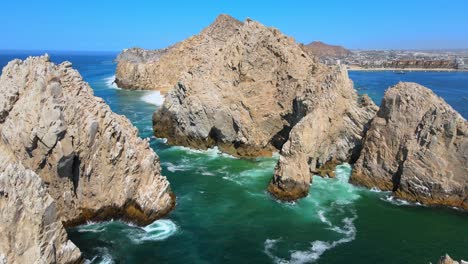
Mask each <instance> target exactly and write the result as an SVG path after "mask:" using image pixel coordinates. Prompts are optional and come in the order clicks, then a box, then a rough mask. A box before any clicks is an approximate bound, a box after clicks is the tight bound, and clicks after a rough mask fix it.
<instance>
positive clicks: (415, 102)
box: [351, 83, 468, 209]
mask: <svg viewBox="0 0 468 264" xmlns="http://www.w3.org/2000/svg"><path fill="white" fill-rule="evenodd" d="M351 181H352V182H353V183H355V184H359V185H363V186H367V187H369V188H370V187H377V188H379V189H382V190H390V191H393V192H394V194H395V195H396V196H397V197H400V198H403V199H406V200H410V201H417V202H421V203H424V204H430V205H447V206H455V207H460V208H464V209H468V123H467V121H466V120H465V119H464V118H463V117H461V116H460V114H458V113H457V112H456V111H455V110H453V109H452V107H450V106H449V105H448V104H447V103H446V102H445V101H444V100H443V99H441V98H440V97H438V96H436V95H435V94H434V93H433V92H432V91H431V90H429V89H427V88H425V87H423V86H421V85H418V84H415V83H400V84H398V85H396V86H394V87H392V88H390V89H389V90H387V91H386V93H385V96H384V98H383V100H382V105H381V108H380V110H379V111H378V112H377V115H376V117H375V118H374V119H373V120H372V122H371V124H370V128H369V130H368V131H367V134H366V136H365V141H364V144H363V149H362V152H361V155H360V158H359V160H358V161H357V163H356V165H355V167H354V171H353V175H352V177H351Z"/></svg>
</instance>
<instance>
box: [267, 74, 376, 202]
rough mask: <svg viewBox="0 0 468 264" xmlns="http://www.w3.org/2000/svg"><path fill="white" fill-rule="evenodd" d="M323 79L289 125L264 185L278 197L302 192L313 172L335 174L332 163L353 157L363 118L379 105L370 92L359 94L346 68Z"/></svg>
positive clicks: (291, 197)
mask: <svg viewBox="0 0 468 264" xmlns="http://www.w3.org/2000/svg"><path fill="white" fill-rule="evenodd" d="M322 83H323V84H322V86H321V89H317V90H316V92H315V93H314V97H312V96H311V97H310V98H307V99H306V102H307V105H310V106H311V107H310V108H311V109H310V111H308V114H307V115H306V116H305V117H304V118H303V119H302V120H301V121H300V122H299V123H298V124H297V125H296V126H294V127H293V129H292V130H291V133H290V134H289V140H288V141H287V142H286V143H285V144H284V146H283V148H282V150H281V156H280V159H279V162H278V164H277V166H276V168H275V174H274V177H273V179H272V180H271V182H270V184H269V186H268V190H269V191H270V193H272V194H273V195H275V196H276V197H279V198H281V199H282V200H296V199H298V198H301V197H304V196H306V195H307V194H308V193H309V185H310V183H311V181H312V175H313V174H319V175H321V176H329V177H334V176H335V174H334V170H335V167H336V165H338V164H341V163H343V162H351V163H352V162H353V161H355V160H356V159H357V157H358V154H359V151H360V149H361V142H362V137H363V134H364V131H365V129H366V124H367V123H368V121H369V120H370V119H371V118H372V117H373V116H374V114H375V112H376V111H377V106H375V104H374V103H373V102H372V100H371V99H370V98H369V97H367V96H364V97H362V98H361V99H359V100H358V96H357V93H356V91H355V90H354V88H353V84H352V82H351V80H349V78H348V75H347V73H346V71H345V70H343V69H341V70H340V71H337V72H334V73H332V74H330V75H329V76H327V77H326V81H323V82H322Z"/></svg>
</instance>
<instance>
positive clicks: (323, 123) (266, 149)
mask: <svg viewBox="0 0 468 264" xmlns="http://www.w3.org/2000/svg"><path fill="white" fill-rule="evenodd" d="M215 24H216V22H215ZM210 27H212V26H210ZM211 49H213V51H212V52H208V53H203V54H199V55H197V56H198V57H200V58H203V63H200V64H199V65H196V66H194V67H192V68H191V69H190V71H189V72H187V73H184V74H183V75H182V77H181V78H180V80H179V82H178V83H177V85H176V86H175V87H174V88H173V89H172V90H171V91H170V92H169V93H168V94H167V96H166V101H165V103H164V105H163V106H162V107H161V108H160V109H159V110H158V111H157V112H156V113H155V114H154V116H153V124H154V131H155V134H156V136H158V137H164V138H167V139H168V142H169V143H170V144H176V145H185V146H190V147H194V148H202V149H203V148H208V147H212V146H218V147H219V148H220V149H221V150H222V151H224V152H227V153H230V154H232V155H235V156H241V157H256V156H261V155H271V153H272V152H273V151H277V150H281V149H282V153H281V154H282V157H281V159H280V163H279V165H278V166H277V173H276V176H275V178H274V180H273V181H272V183H271V184H270V187H269V190H270V192H271V193H273V194H274V195H275V196H277V197H278V198H281V199H284V200H292V199H297V198H300V197H303V196H304V195H305V194H306V193H307V192H308V188H309V183H310V178H311V171H314V172H315V171H317V170H320V169H323V167H324V166H326V168H327V170H324V171H322V173H324V174H326V173H329V171H330V170H333V168H334V166H330V165H331V163H330V162H331V161H333V162H335V163H334V164H333V165H336V164H337V163H338V162H342V161H346V160H349V159H350V158H351V156H352V153H353V149H355V148H356V147H357V146H359V143H360V139H361V136H362V135H361V133H362V131H363V126H364V124H365V123H367V122H368V120H369V119H370V118H371V116H372V115H373V114H374V113H375V111H376V107H375V105H373V104H372V103H369V105H367V106H364V105H360V104H359V102H358V96H357V94H356V92H355V90H354V89H353V85H352V82H351V81H350V80H349V78H348V76H347V72H346V70H345V69H344V68H340V67H335V68H328V67H326V66H324V65H322V64H320V63H318V62H317V60H316V59H315V58H314V57H311V56H309V55H308V54H307V53H306V52H305V51H304V50H303V47H302V46H301V45H299V44H297V43H296V42H295V41H294V39H292V38H290V37H287V36H285V35H283V34H282V33H281V32H279V31H278V30H277V29H274V28H268V27H265V26H264V25H262V24H260V23H258V22H255V21H252V20H249V19H248V20H246V21H245V22H244V23H243V25H242V26H240V27H239V28H238V30H236V31H234V32H233V33H232V34H231V36H228V37H227V39H226V41H225V43H224V45H222V46H219V45H217V46H212V47H211ZM296 127H297V128H296ZM291 129H292V131H291ZM290 132H291V134H290ZM302 134H304V135H302ZM290 137H292V139H291V140H290V141H288V139H289V138H290ZM302 137H304V139H302ZM305 137H307V138H305ZM287 141H288V143H287V145H286V146H285V147H283V144H284V143H285V142H287ZM304 144H307V146H305V145H304ZM310 166H312V169H310Z"/></svg>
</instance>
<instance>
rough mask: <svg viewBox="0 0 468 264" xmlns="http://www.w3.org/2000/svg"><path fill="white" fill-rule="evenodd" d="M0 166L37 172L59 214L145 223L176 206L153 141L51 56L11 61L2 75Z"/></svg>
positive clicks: (67, 218) (68, 218)
mask: <svg viewBox="0 0 468 264" xmlns="http://www.w3.org/2000/svg"><path fill="white" fill-rule="evenodd" d="M0 90H1V91H2V93H1V94H0V113H1V119H0V153H1V155H0V156H1V158H0V171H2V170H3V169H4V168H5V167H6V166H7V165H8V164H10V163H15V162H21V163H22V164H23V165H24V167H26V168H27V169H29V170H32V171H34V172H35V173H36V174H38V175H39V176H40V177H41V179H42V180H43V181H44V183H45V185H46V186H47V192H48V193H49V194H50V196H51V197H52V198H53V199H54V200H55V203H56V207H57V211H58V215H59V216H60V220H61V221H63V222H64V223H65V225H75V224H79V223H83V222H85V221H86V220H90V219H93V220H106V219H110V218H121V219H126V220H130V221H133V222H136V223H139V224H146V223H150V222H152V221H154V220H155V219H157V218H159V217H161V216H163V215H165V214H166V213H168V212H169V211H170V210H171V209H172V208H173V206H174V203H175V200H174V196H173V194H172V192H171V190H170V187H169V183H168V181H167V180H166V178H165V177H164V176H161V169H160V165H159V160H158V157H157V155H156V154H155V153H154V151H153V150H152V149H151V148H150V147H149V144H148V142H147V141H145V140H142V139H140V138H139V137H138V135H137V130H136V128H134V127H133V126H132V125H131V123H130V122H129V121H128V120H127V119H126V118H125V117H123V116H120V115H117V114H114V113H113V112H112V111H111V110H110V108H109V107H108V106H107V105H106V104H105V103H104V101H103V100H102V99H100V98H96V97H94V96H93V92H92V90H91V88H90V87H89V85H88V84H87V83H85V82H84V81H83V80H82V78H81V76H80V74H79V73H78V72H77V71H76V70H73V69H72V68H71V63H69V62H64V63H62V64H60V65H54V64H53V63H50V62H49V58H48V56H43V57H30V58H28V59H27V60H25V61H20V60H14V61H11V62H10V63H9V64H8V65H7V66H6V67H5V68H4V69H3V74H2V76H1V77H0Z"/></svg>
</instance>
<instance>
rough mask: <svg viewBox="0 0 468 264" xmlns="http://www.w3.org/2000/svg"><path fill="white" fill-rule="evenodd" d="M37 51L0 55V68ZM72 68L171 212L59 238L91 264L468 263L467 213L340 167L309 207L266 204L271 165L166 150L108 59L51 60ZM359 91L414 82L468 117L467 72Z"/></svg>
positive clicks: (366, 87)
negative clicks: (148, 165)
mask: <svg viewBox="0 0 468 264" xmlns="http://www.w3.org/2000/svg"><path fill="white" fill-rule="evenodd" d="M26 54H28V55H36V54H40V52H37V53H36V52H28V53H25V52H0V66H1V67H3V66H4V65H5V64H6V63H7V61H9V60H10V59H12V58H25V57H26ZM51 55H52V60H53V61H56V62H61V61H63V60H69V61H71V62H72V63H73V65H74V67H75V68H77V69H78V70H79V71H80V73H81V74H82V75H83V77H84V79H85V80H86V81H88V82H89V83H90V85H91V87H93V89H94V92H95V95H96V96H99V97H102V98H103V99H104V100H105V101H106V102H107V103H108V104H109V105H110V106H111V108H112V110H113V111H115V112H117V113H119V114H123V115H125V116H127V117H128V118H129V119H130V120H131V121H132V123H133V124H134V125H135V126H136V127H137V128H138V129H139V131H140V136H141V137H143V138H150V139H151V146H152V147H153V148H154V150H155V151H156V152H157V153H158V155H159V156H160V159H161V165H162V168H163V174H164V175H166V176H167V177H168V179H169V181H170V182H171V186H172V189H173V190H174V192H175V194H176V195H177V207H176V209H175V210H174V211H173V212H172V213H171V214H170V215H168V216H167V217H165V218H164V219H161V220H158V221H156V222H154V223H152V224H151V225H149V226H146V227H136V226H134V225H132V224H131V223H123V222H120V221H111V222H105V223H89V224H87V225H83V226H78V227H75V228H72V229H70V230H68V232H69V235H70V238H71V240H72V241H73V242H74V243H76V244H77V245H78V246H79V247H80V249H81V250H82V251H83V253H84V255H85V257H86V259H87V260H88V262H89V263H429V262H430V261H432V262H435V261H436V260H437V259H438V257H439V256H441V255H443V254H445V253H449V254H451V255H452V257H454V258H457V259H460V258H465V259H468V213H467V212H462V211H459V210H455V209H450V208H433V207H425V206H421V205H417V204H410V203H407V202H404V201H399V200H395V199H390V198H389V196H388V193H384V192H377V191H371V190H366V189H362V188H358V187H354V186H352V185H350V184H349V183H348V182H347V181H348V178H349V175H350V173H351V167H350V166H349V165H346V164H344V165H341V166H339V167H338V168H337V175H338V176H337V178H336V179H323V178H319V177H314V183H313V185H312V188H311V190H310V194H309V196H308V197H307V198H305V199H302V200H300V201H298V202H297V203H281V202H278V201H276V200H274V199H272V198H271V197H270V196H269V195H268V194H267V193H266V192H265V189H266V186H267V183H268V181H269V180H270V178H271V175H272V173H273V168H274V165H275V162H276V159H277V157H272V158H261V159H255V160H244V159H236V158H233V157H230V156H229V155H225V154H222V153H219V152H218V151H217V150H216V149H211V150H208V151H196V150H190V149H187V148H183V147H171V146H168V145H167V144H165V142H164V140H162V139H156V138H154V137H153V136H152V126H151V115H152V113H153V111H154V110H156V109H157V107H158V106H157V105H158V104H160V103H161V102H160V96H159V95H158V94H157V93H155V92H147V91H125V90H120V89H117V88H116V87H115V86H113V85H112V84H111V80H112V76H113V74H114V71H115V64H114V62H113V59H114V57H115V55H116V54H112V53H73V52H60V53H58V52H52V53H51ZM350 77H351V78H352V79H353V80H354V82H355V86H356V88H357V89H358V91H359V92H360V93H368V94H370V96H371V97H372V98H373V99H374V100H375V101H377V103H379V101H380V99H381V97H382V95H383V92H384V90H385V89H386V88H387V87H388V86H390V85H393V84H396V83H397V82H398V81H414V82H419V83H421V84H423V85H426V86H428V87H430V88H431V89H433V90H434V91H435V92H436V93H437V94H439V95H440V96H442V97H443V98H444V99H445V100H446V101H447V102H448V103H450V104H451V105H452V106H453V107H454V108H455V109H456V110H458V111H459V112H460V113H461V114H462V115H463V116H464V117H465V118H466V117H468V73H435V72H430V73H424V72H418V73H408V74H404V75H401V74H396V73H393V72H350Z"/></svg>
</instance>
